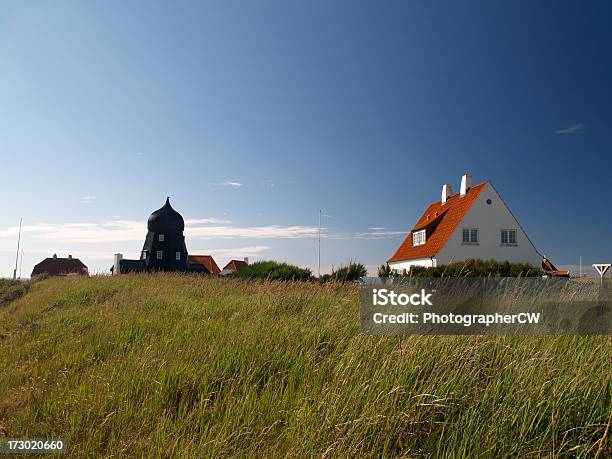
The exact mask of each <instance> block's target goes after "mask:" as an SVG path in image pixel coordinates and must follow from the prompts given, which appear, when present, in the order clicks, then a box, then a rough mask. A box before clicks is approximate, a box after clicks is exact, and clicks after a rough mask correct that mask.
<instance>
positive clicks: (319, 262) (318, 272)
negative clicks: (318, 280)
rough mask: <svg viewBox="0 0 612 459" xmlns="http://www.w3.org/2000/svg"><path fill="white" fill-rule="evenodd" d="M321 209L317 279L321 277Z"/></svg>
mask: <svg viewBox="0 0 612 459" xmlns="http://www.w3.org/2000/svg"><path fill="white" fill-rule="evenodd" d="M321 213H322V212H321V209H319V250H318V269H317V277H321Z"/></svg>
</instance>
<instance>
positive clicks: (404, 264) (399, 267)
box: [389, 258, 436, 272]
mask: <svg viewBox="0 0 612 459" xmlns="http://www.w3.org/2000/svg"><path fill="white" fill-rule="evenodd" d="M412 266H425V267H426V268H430V267H432V266H436V259H435V258H433V259H432V258H417V259H414V260H405V261H392V262H390V263H389V267H390V268H391V269H393V270H394V271H399V272H401V271H404V270H406V271H409V270H410V268H411V267H412Z"/></svg>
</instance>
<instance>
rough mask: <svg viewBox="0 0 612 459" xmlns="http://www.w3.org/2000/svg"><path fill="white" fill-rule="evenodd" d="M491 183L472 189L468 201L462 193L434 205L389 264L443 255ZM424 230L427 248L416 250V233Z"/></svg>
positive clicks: (431, 205)
mask: <svg viewBox="0 0 612 459" xmlns="http://www.w3.org/2000/svg"><path fill="white" fill-rule="evenodd" d="M487 183H488V182H484V183H481V184H479V185H476V186H473V187H471V188H470V189H469V190H468V191H467V193H466V195H465V196H464V197H461V196H460V195H459V193H457V194H454V195H452V196H451V197H449V198H448V200H447V201H446V204H442V202H441V201H436V202H434V203H432V204H430V205H429V207H427V209H426V210H425V212H424V213H423V215H421V218H419V220H418V221H417V223H416V225H414V227H413V228H412V230H411V231H410V232H409V233H408V236H406V239H404V242H402V244H401V245H400V246H399V248H398V249H397V250H396V251H395V253H394V254H393V256H392V257H391V258H389V260H387V261H402V260H412V259H414V258H429V257H433V256H435V255H436V254H437V253H439V252H440V251H441V250H442V248H444V246H445V245H446V242H447V241H448V240H449V238H450V237H451V234H453V232H454V231H455V228H457V225H459V223H460V222H461V220H463V217H465V214H466V213H467V212H468V210H470V207H472V204H474V202H475V201H476V198H477V197H478V195H479V194H480V192H481V191H482V189H483V188H484V187H485V185H487ZM420 229H425V230H426V238H425V244H423V245H417V246H413V245H412V233H413V232H414V231H415V230H420Z"/></svg>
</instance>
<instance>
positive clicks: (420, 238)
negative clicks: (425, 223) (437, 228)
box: [412, 229, 425, 246]
mask: <svg viewBox="0 0 612 459" xmlns="http://www.w3.org/2000/svg"><path fill="white" fill-rule="evenodd" d="M423 244H425V230H424V229H422V230H419V231H415V232H414V233H412V245H413V246H417V245H423Z"/></svg>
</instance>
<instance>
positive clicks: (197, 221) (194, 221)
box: [185, 217, 231, 226]
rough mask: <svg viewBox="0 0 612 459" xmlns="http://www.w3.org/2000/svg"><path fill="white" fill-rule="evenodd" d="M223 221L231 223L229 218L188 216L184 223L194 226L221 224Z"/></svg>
mask: <svg viewBox="0 0 612 459" xmlns="http://www.w3.org/2000/svg"><path fill="white" fill-rule="evenodd" d="M224 223H231V221H230V220H223V219H220V218H214V217H211V218H188V219H187V220H185V225H187V226H196V225H221V224H224Z"/></svg>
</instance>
